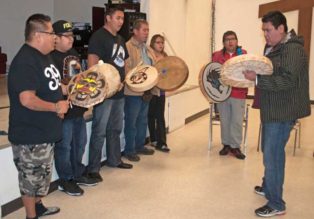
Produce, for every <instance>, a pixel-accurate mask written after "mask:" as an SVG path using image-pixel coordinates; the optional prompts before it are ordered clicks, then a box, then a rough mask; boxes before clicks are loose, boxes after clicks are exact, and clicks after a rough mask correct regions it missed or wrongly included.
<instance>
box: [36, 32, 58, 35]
mask: <svg viewBox="0 0 314 219" xmlns="http://www.w3.org/2000/svg"><path fill="white" fill-rule="evenodd" d="M38 32H39V33H45V34H49V35H56V33H55V32H53V31H52V32H47V31H38Z"/></svg>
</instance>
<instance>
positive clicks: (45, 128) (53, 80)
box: [8, 44, 62, 144]
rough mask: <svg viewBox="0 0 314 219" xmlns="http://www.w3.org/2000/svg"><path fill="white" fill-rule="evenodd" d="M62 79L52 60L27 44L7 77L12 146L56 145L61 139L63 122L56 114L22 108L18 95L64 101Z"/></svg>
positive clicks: (54, 101) (12, 64) (16, 57)
mask: <svg viewBox="0 0 314 219" xmlns="http://www.w3.org/2000/svg"><path fill="white" fill-rule="evenodd" d="M60 83H61V78H60V73H59V71H58V69H57V68H56V67H55V65H54V64H53V61H52V59H51V57H50V56H48V55H43V54H42V53H40V52H39V51H38V50H37V49H35V48H33V47H31V46H29V45H27V44H24V45H23V46H22V48H21V49H20V50H19V52H18V53H17V55H16V56H15V57H14V59H13V61H12V63H11V67H10V70H9V75H8V93H9V100H10V114H9V141H10V142H12V143H13V144H42V143H53V142H56V141H59V140H60V139H61V133H62V132H61V131H62V130H61V129H62V120H61V119H60V118H59V117H58V116H57V114H56V113H55V112H44V111H35V110H30V109H28V108H26V107H24V106H22V104H21V102H20V99H19V94H20V93H21V92H23V91H27V90H30V91H35V92H36V96H38V97H39V98H40V99H42V100H45V101H48V102H53V103H56V102H57V101H59V100H61V99H62V90H61V87H60Z"/></svg>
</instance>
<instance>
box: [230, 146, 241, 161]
mask: <svg viewBox="0 0 314 219" xmlns="http://www.w3.org/2000/svg"><path fill="white" fill-rule="evenodd" d="M230 152H231V153H232V154H233V155H234V156H235V157H236V158H238V159H240V160H244V159H245V155H244V154H243V153H242V152H241V151H240V149H239V148H231V149H230Z"/></svg>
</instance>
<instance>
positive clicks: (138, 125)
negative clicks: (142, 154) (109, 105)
mask: <svg viewBox="0 0 314 219" xmlns="http://www.w3.org/2000/svg"><path fill="white" fill-rule="evenodd" d="M148 105H149V103H148V102H146V101H143V99H142V96H126V97H125V106H124V115H125V127H124V135H125V149H124V153H125V154H135V153H136V150H141V149H142V148H143V147H144V145H145V138H146V133H147V113H148Z"/></svg>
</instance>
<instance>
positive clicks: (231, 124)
mask: <svg viewBox="0 0 314 219" xmlns="http://www.w3.org/2000/svg"><path fill="white" fill-rule="evenodd" d="M222 41H223V46H224V47H223V49H222V50H220V51H216V52H214V54H213V57H212V61H213V62H219V63H220V64H223V63H224V62H225V61H227V60H228V59H231V58H232V57H235V56H237V55H241V54H245V53H246V51H245V50H243V49H241V47H239V46H238V38H237V35H236V33H235V32H233V31H227V32H225V33H224V35H223V38H222ZM247 92H248V89H247V88H237V87H232V90H231V95H230V97H229V98H228V99H227V100H225V101H224V102H220V103H217V107H218V111H219V114H220V127H221V141H222V144H223V148H222V150H220V151H219V154H220V155H221V156H224V155H227V154H229V153H231V154H232V155H234V156H235V157H236V158H238V159H241V160H243V159H245V155H244V154H243V153H242V152H241V150H240V146H241V143H242V130H243V129H242V123H243V116H244V113H245V99H246V95H247Z"/></svg>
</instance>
